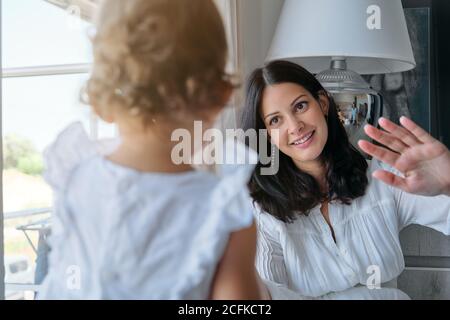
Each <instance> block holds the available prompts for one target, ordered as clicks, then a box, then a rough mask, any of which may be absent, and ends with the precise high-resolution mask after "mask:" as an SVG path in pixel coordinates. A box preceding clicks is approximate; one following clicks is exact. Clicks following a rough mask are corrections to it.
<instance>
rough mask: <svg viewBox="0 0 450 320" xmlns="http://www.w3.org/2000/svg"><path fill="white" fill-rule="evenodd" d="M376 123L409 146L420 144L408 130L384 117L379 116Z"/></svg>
mask: <svg viewBox="0 0 450 320" xmlns="http://www.w3.org/2000/svg"><path fill="white" fill-rule="evenodd" d="M378 123H379V124H380V126H381V127H382V128H383V129H385V130H386V131H387V132H389V133H391V134H392V135H393V136H395V137H396V138H398V139H399V140H400V141H402V142H403V143H405V144H406V145H408V146H410V147H413V146H416V145H418V144H421V141H420V140H419V139H418V138H417V137H416V136H415V135H414V134H412V133H411V132H409V131H408V130H407V129H405V128H402V127H400V126H398V125H396V124H395V123H393V122H392V121H390V120H388V119H386V118H380V119H379V120H378Z"/></svg>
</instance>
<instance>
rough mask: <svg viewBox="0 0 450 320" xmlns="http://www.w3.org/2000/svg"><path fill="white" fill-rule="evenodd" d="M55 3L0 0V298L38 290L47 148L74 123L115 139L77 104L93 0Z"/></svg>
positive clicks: (48, 195)
mask: <svg viewBox="0 0 450 320" xmlns="http://www.w3.org/2000/svg"><path fill="white" fill-rule="evenodd" d="M71 2H73V3H76V4H77V6H74V5H72V4H71ZM61 3H62V2H61V1H54V0H2V16H1V22H2V34H1V39H2V71H3V72H2V79H1V80H2V104H1V106H2V107H1V116H2V118H1V119H2V143H3V148H2V158H3V173H2V191H3V192H2V194H3V204H2V207H3V211H2V212H3V239H4V241H3V252H4V255H3V263H4V265H5V276H4V279H5V286H4V288H2V286H0V289H2V290H1V291H2V293H1V294H0V295H2V294H3V290H4V291H5V293H6V299H24V298H26V297H31V298H32V295H27V294H25V293H26V292H28V291H35V290H36V286H35V285H36V284H37V283H36V280H37V278H39V273H40V272H42V270H40V269H41V266H39V263H38V264H36V260H37V257H38V256H37V252H38V250H39V249H40V248H39V237H40V236H41V237H43V236H45V231H46V230H47V228H48V225H49V220H48V219H49V217H50V214H51V205H52V192H51V190H50V187H49V186H48V185H47V184H46V182H45V181H44V179H43V177H42V170H43V157H42V154H43V151H44V149H45V147H46V146H47V145H49V144H50V143H51V142H52V141H53V140H54V139H55V137H56V135H57V134H58V133H59V132H60V131H61V130H62V129H63V128H64V127H66V126H67V125H68V124H70V123H71V122H75V121H80V122H81V123H82V124H83V125H84V127H85V129H86V130H87V131H88V132H89V133H90V134H91V136H92V138H98V137H102V136H112V135H114V128H113V127H112V126H110V125H106V124H104V123H102V122H101V121H99V120H98V118H96V117H95V116H94V115H93V114H92V113H91V111H90V108H89V107H88V106H85V105H83V104H82V103H80V101H79V92H80V90H81V88H82V86H83V85H84V83H85V81H86V80H87V78H88V72H89V68H90V64H91V62H92V56H91V44H90V41H89V37H88V35H89V33H90V32H92V28H93V26H92V24H91V23H90V22H88V21H87V17H88V15H87V13H89V14H91V11H90V10H91V9H92V8H93V3H92V1H89V0H81V1H80V0H77V1H75V0H72V1H64V3H65V5H64V6H63V5H61ZM87 9H89V10H87ZM31 27H32V28H33V32H30V28H31ZM0 261H1V259H0ZM2 282H3V281H2Z"/></svg>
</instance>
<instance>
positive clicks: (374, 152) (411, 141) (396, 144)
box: [358, 117, 450, 196]
mask: <svg viewBox="0 0 450 320" xmlns="http://www.w3.org/2000/svg"><path fill="white" fill-rule="evenodd" d="M400 123H401V125H402V126H398V125H396V124H395V123H393V122H391V121H389V120H387V119H385V118H381V119H380V120H379V124H380V126H381V127H382V128H383V129H384V130H379V129H377V128H375V127H373V126H371V125H367V126H366V127H365V128H364V131H365V132H366V134H367V135H368V136H369V137H371V138H372V139H374V140H376V141H378V142H379V143H381V144H383V145H384V146H386V147H387V148H386V147H383V146H376V145H374V144H372V143H370V142H368V141H364V140H360V141H359V142H358V145H359V147H360V148H361V150H363V151H364V152H366V153H368V154H369V155H371V156H373V157H374V158H376V159H379V160H381V161H383V162H385V163H387V164H388V165H390V166H391V167H394V168H396V169H397V170H399V171H400V172H401V173H402V174H403V175H404V177H400V176H397V175H395V174H393V173H391V172H388V171H385V170H377V171H375V172H374V173H373V176H374V177H375V178H377V179H379V180H381V181H383V182H385V183H387V184H389V185H391V186H394V187H397V188H400V189H402V190H403V191H406V192H409V193H415V194H420V195H427V196H435V195H439V194H446V195H448V196H450V151H449V150H448V149H447V148H446V147H445V145H443V144H442V143H441V142H440V141H438V140H436V139H434V138H433V137H432V136H431V135H430V134H428V133H427V132H426V131H425V130H423V129H422V128H420V127H419V126H418V125H417V124H415V123H414V122H413V121H412V120H410V119H408V118H406V117H402V118H400Z"/></svg>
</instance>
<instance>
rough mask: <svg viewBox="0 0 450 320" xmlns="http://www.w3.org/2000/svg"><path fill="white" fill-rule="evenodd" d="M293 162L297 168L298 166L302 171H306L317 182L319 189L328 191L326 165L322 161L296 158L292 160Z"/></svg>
mask: <svg viewBox="0 0 450 320" xmlns="http://www.w3.org/2000/svg"><path fill="white" fill-rule="evenodd" d="M294 164H295V166H296V167H297V168H299V169H300V170H302V171H303V172H306V173H308V174H309V175H311V176H312V177H313V178H314V179H315V180H316V181H317V183H318V184H319V186H320V190H322V191H323V192H327V193H328V184H327V177H326V167H325V165H324V163H323V162H322V161H320V160H313V161H296V160H294Z"/></svg>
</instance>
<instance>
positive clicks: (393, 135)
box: [243, 61, 450, 299]
mask: <svg viewBox="0 0 450 320" xmlns="http://www.w3.org/2000/svg"><path fill="white" fill-rule="evenodd" d="M401 123H402V125H403V127H399V126H397V125H395V124H394V123H392V122H390V121H389V120H387V119H381V120H380V125H381V127H383V128H384V129H385V130H386V131H381V130H379V129H376V128H374V127H372V126H367V127H366V128H365V131H366V133H367V134H368V135H369V136H370V137H371V138H373V139H375V140H377V141H379V142H380V143H382V144H384V145H386V146H387V147H388V148H389V149H388V148H384V147H381V146H375V145H374V144H371V143H369V142H367V141H360V142H359V146H360V148H361V149H362V150H363V151H365V152H367V153H368V154H369V155H371V156H373V157H374V158H376V159H378V160H376V159H374V160H372V161H366V160H365V158H364V157H363V155H362V154H360V153H359V152H358V151H357V150H356V149H355V148H354V147H353V146H352V145H351V144H350V143H349V140H348V137H347V135H346V132H345V129H344V127H343V126H342V124H341V122H340V121H339V118H338V115H337V111H336V105H335V103H334V101H333V99H332V98H331V97H330V96H329V95H328V94H327V92H326V91H325V90H324V88H323V87H322V86H321V85H320V83H319V82H318V81H317V80H316V78H315V77H314V76H313V75H312V74H310V73H309V72H308V71H306V70H305V69H303V68H302V67H300V66H298V65H296V64H293V63H290V62H285V61H275V62H272V63H270V64H268V65H266V66H265V67H264V68H261V69H257V70H255V71H254V72H253V74H252V75H251V76H250V79H249V82H248V86H247V101H246V108H245V110H244V114H243V128H244V129H256V130H259V129H267V132H268V136H269V139H268V140H269V141H268V144H274V145H275V146H276V147H277V148H278V149H279V151H280V152H279V170H278V172H277V173H276V174H274V175H261V174H260V171H261V170H259V168H260V167H262V166H263V165H262V164H261V163H260V164H258V166H257V170H255V172H254V174H253V176H252V179H251V181H250V184H249V188H250V191H251V195H252V197H253V200H254V203H255V208H256V216H257V220H258V228H259V231H258V232H259V234H258V238H259V240H258V254H257V268H258V271H259V273H260V275H261V277H262V278H263V280H264V281H265V283H266V285H267V287H268V289H269V291H270V293H271V295H272V298H273V299H283V298H289V299H293V298H304V297H324V296H326V295H327V294H329V293H332V292H341V291H344V290H348V289H350V288H353V287H355V286H358V285H367V284H369V285H374V286H375V287H376V286H377V285H379V284H381V287H395V280H396V277H397V276H398V275H400V273H401V272H402V271H403V269H404V266H405V264H404V259H403V254H402V250H401V247H400V241H399V232H400V230H401V229H402V228H404V227H406V226H407V225H410V224H413V223H415V224H421V225H425V226H428V227H431V228H434V229H436V230H438V231H440V232H443V233H445V234H447V235H448V234H449V233H450V219H449V215H450V197H448V196H450V152H449V151H448V149H447V148H446V147H445V146H444V145H442V144H441V143H440V142H439V141H437V140H435V139H433V138H432V137H431V136H430V135H428V134H427V133H426V132H425V131H423V130H422V129H421V128H419V127H418V126H416V125H415V124H414V123H413V122H412V121H411V120H408V119H406V118H402V120H401ZM267 150H270V148H268V149H267ZM269 165H270V164H269ZM258 167H259V168H258ZM374 178H375V179H374ZM374 291H377V290H374ZM386 297H387V298H391V297H392V296H386Z"/></svg>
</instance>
